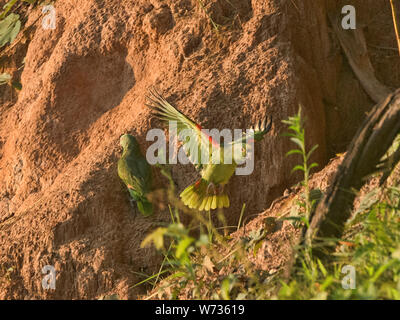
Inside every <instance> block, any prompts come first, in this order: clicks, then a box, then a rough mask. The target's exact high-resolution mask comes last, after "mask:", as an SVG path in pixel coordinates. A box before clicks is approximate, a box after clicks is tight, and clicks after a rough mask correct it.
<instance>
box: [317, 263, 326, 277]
mask: <svg viewBox="0 0 400 320" xmlns="http://www.w3.org/2000/svg"><path fill="white" fill-rule="evenodd" d="M317 262H318V267H319V269H320V270H321V272H322V274H323V275H324V277H326V276H327V274H328V271H326V269H325V267H324V265H323V264H322V262H321V260H319V259H317Z"/></svg>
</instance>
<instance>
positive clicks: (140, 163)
mask: <svg viewBox="0 0 400 320" xmlns="http://www.w3.org/2000/svg"><path fill="white" fill-rule="evenodd" d="M120 145H121V146H122V148H123V152H122V156H121V158H120V159H119V160H118V175H119V177H120V178H121V179H122V181H123V182H124V183H125V184H126V186H127V188H128V191H129V194H130V195H131V197H132V199H131V202H132V200H133V201H136V203H137V207H138V209H139V211H140V212H141V213H142V214H143V215H144V216H149V215H151V214H152V213H153V205H152V204H151V202H150V201H149V200H148V199H147V196H146V195H147V194H148V193H149V192H150V191H151V188H152V174H151V168H150V165H149V163H148V162H147V160H146V158H145V157H144V156H143V155H142V153H141V152H140V146H139V143H138V142H137V140H136V139H135V137H133V136H131V135H130V134H124V135H122V136H121V138H120Z"/></svg>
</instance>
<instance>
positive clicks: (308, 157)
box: [307, 144, 318, 160]
mask: <svg viewBox="0 0 400 320" xmlns="http://www.w3.org/2000/svg"><path fill="white" fill-rule="evenodd" d="M317 148H318V145H317V144H316V145H315V146H314V147H312V148H311V150H310V151H308V153H307V160H308V159H310V156H311V154H312V153H313V152H314V151H315V150H316V149H317Z"/></svg>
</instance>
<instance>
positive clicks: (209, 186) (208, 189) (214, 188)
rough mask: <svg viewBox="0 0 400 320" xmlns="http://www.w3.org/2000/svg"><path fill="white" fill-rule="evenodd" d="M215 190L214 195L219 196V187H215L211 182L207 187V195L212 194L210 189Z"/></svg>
mask: <svg viewBox="0 0 400 320" xmlns="http://www.w3.org/2000/svg"><path fill="white" fill-rule="evenodd" d="M211 188H212V189H213V193H212V194H217V187H216V186H215V184H214V183H212V182H210V183H209V184H208V186H207V194H210V189H211Z"/></svg>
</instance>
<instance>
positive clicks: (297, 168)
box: [291, 164, 304, 173]
mask: <svg viewBox="0 0 400 320" xmlns="http://www.w3.org/2000/svg"><path fill="white" fill-rule="evenodd" d="M299 170H300V171H304V167H303V166H302V165H301V164H298V165H297V166H295V167H294V168H293V169H292V171H291V173H293V172H295V171H299Z"/></svg>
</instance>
